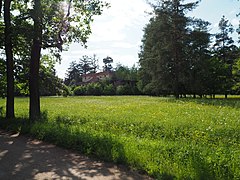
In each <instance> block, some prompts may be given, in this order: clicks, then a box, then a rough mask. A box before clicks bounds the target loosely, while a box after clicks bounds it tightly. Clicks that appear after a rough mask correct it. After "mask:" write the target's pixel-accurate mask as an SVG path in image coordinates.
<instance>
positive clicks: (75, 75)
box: [64, 54, 98, 86]
mask: <svg viewBox="0 0 240 180" xmlns="http://www.w3.org/2000/svg"><path fill="white" fill-rule="evenodd" d="M97 69H98V59H97V57H96V55H95V54H94V55H93V56H92V57H91V56H86V55H84V56H82V58H80V59H79V61H78V62H76V61H73V62H71V63H70V67H69V68H68V70H67V73H66V78H65V80H64V84H66V85H68V86H72V85H73V86H76V85H78V84H79V83H80V82H82V78H81V76H82V75H83V74H88V73H96V72H97Z"/></svg>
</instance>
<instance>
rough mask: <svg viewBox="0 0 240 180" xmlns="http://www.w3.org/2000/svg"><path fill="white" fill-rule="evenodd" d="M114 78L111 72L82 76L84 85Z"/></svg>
mask: <svg viewBox="0 0 240 180" xmlns="http://www.w3.org/2000/svg"><path fill="white" fill-rule="evenodd" d="M112 76H113V72H111V71H105V72H99V73H90V74H84V75H82V83H83V84H88V83H96V82H99V81H101V80H103V79H108V78H111V77H112Z"/></svg>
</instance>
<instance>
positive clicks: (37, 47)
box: [29, 0, 106, 120]
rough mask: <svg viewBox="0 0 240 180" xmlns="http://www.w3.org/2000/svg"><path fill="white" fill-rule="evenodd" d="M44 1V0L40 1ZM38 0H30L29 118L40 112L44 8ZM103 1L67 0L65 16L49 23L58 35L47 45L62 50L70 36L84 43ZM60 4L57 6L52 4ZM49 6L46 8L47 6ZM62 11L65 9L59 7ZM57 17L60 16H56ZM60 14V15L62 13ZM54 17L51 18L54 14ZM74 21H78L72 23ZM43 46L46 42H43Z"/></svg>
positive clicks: (35, 116)
mask: <svg viewBox="0 0 240 180" xmlns="http://www.w3.org/2000/svg"><path fill="white" fill-rule="evenodd" d="M43 2H44V1H43ZM54 2H55V3H61V1H54ZM42 5H43V4H42V1H41V0H34V1H33V16H32V18H33V21H34V31H33V32H34V37H33V44H32V51H31V61H30V81H29V87H30V88H29V89H30V111H29V115H30V119H32V120H35V119H37V118H38V117H39V115H40V96H39V92H38V89H39V67H40V66H39V64H40V63H39V62H40V55H41V48H42V46H43V37H42V35H43V24H42V23H43V20H44V13H43V12H44V10H45V9H43V6H42ZM105 5H106V4H104V3H103V2H101V1H99V0H90V1H72V0H70V1H69V2H68V10H67V14H66V16H64V18H63V19H62V20H61V21H60V22H59V26H57V28H58V30H57V31H54V30H56V27H53V26H52V24H51V25H49V27H50V32H55V34H54V33H52V34H54V35H55V37H57V38H52V39H50V43H49V41H48V42H47V43H46V48H48V47H50V48H58V49H59V50H60V51H62V50H63V47H62V46H63V45H64V43H70V42H72V41H73V40H74V41H75V42H82V43H83V44H85V43H86V41H87V38H88V36H89V34H90V33H91V29H90V23H91V22H92V21H93V16H94V15H100V14H101V12H102V8H103V7H104V6H105ZM55 7H60V6H55ZM71 7H73V9H74V11H75V12H76V13H74V14H71V13H70V11H71ZM46 9H48V8H46ZM62 12H64V11H62ZM60 15H62V14H60ZM58 17H59V16H58ZM61 17H62V16H61ZM53 19H54V18H53ZM74 22H77V24H75V23H74ZM44 47H45V46H44Z"/></svg>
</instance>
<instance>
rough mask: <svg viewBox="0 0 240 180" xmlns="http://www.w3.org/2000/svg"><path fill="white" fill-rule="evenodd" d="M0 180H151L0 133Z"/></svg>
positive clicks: (111, 165)
mask: <svg viewBox="0 0 240 180" xmlns="http://www.w3.org/2000/svg"><path fill="white" fill-rule="evenodd" d="M0 179H4V180H8V179H9V180H10V179H11V180H12V179H14V180H18V179H19V180H26V179H83V180H87V179H98V180H117V179H126V180H128V179H129V180H131V179H136V180H141V179H150V178H149V177H146V176H143V175H140V174H137V173H136V172H132V171H129V170H127V168H124V167H118V166H116V165H114V164H112V163H103V162H99V161H96V160H92V159H89V158H87V157H85V156H82V155H79V154H78V153H76V152H72V151H69V150H65V149H62V148H59V147H56V146H54V145H51V144H48V143H45V142H42V141H38V140H34V139H31V138H28V137H25V136H19V135H18V134H12V133H6V132H4V131H1V130H0Z"/></svg>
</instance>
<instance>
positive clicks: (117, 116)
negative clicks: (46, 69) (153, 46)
mask: <svg viewBox="0 0 240 180" xmlns="http://www.w3.org/2000/svg"><path fill="white" fill-rule="evenodd" d="M3 104H4V101H0V107H1V106H2V105H3ZM16 106H17V108H16V109H17V113H16V114H17V119H16V120H15V121H14V122H8V127H13V125H14V126H16V127H18V128H16V127H15V129H20V130H23V129H24V131H25V132H28V133H30V134H32V135H34V136H35V137H37V138H39V139H43V140H47V141H50V142H53V143H55V144H58V145H60V146H64V147H66V148H72V149H76V150H78V151H80V152H81V153H84V154H87V155H89V156H94V157H98V158H100V159H103V160H106V161H113V162H116V163H124V164H127V165H129V166H131V167H133V168H135V169H138V170H142V171H145V172H147V173H148V174H149V175H152V176H153V177H155V178H156V179H238V178H239V177H240V161H239V159H240V126H239V125H240V111H239V108H240V104H239V99H237V98H235V99H230V100H224V99H216V100H209V99H202V100H201V99H196V100H194V99H183V100H182V99H181V100H175V99H172V98H157V97H143V96H138V97H130V96H124V97H118V96H115V97H69V98H57V97H48V98H42V99H41V106H42V107H41V108H42V110H43V111H44V112H45V113H43V118H42V119H43V120H42V121H39V122H36V123H34V124H29V123H26V122H27V120H26V119H27V113H28V110H27V99H16ZM0 122H1V124H2V126H3V125H5V127H6V124H7V123H6V122H4V123H3V121H0Z"/></svg>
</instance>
